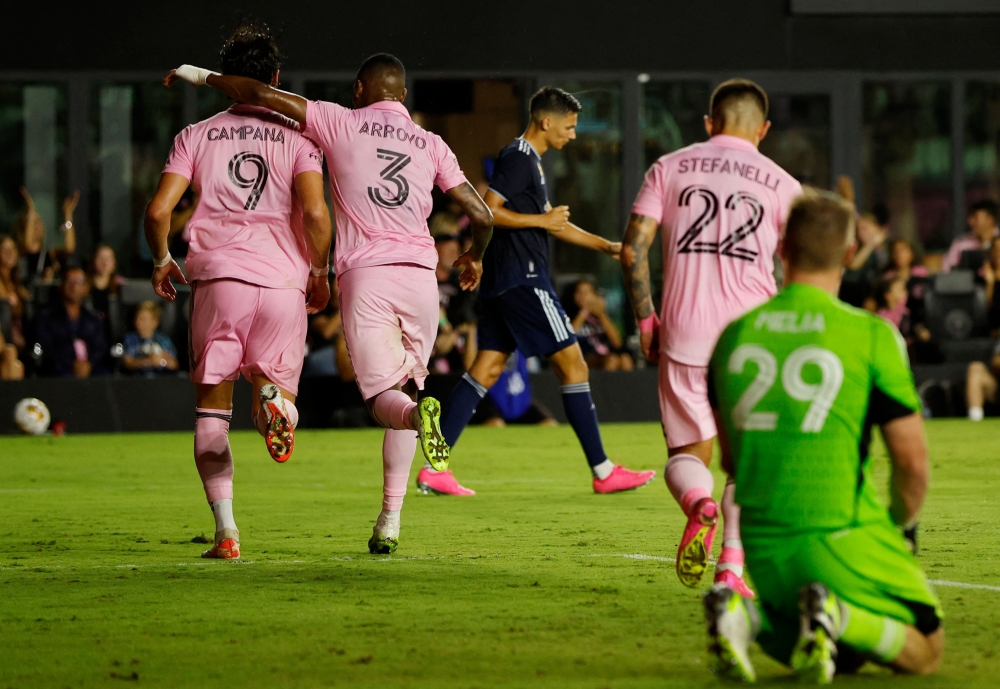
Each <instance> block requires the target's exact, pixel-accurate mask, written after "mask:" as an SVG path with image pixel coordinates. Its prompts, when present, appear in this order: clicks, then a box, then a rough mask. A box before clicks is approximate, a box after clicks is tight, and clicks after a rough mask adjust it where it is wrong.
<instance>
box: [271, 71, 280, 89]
mask: <svg viewBox="0 0 1000 689" xmlns="http://www.w3.org/2000/svg"><path fill="white" fill-rule="evenodd" d="M280 77H281V70H280V69H276V70H274V74H272V75H271V86H277V85H278V84H279V83H280V79H279V78H280Z"/></svg>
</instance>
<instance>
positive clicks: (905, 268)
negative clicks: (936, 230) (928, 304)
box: [882, 239, 930, 321]
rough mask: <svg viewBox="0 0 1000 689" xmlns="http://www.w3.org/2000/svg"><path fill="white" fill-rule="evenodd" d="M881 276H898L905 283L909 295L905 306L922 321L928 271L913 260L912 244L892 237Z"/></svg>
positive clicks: (913, 316) (915, 317)
mask: <svg viewBox="0 0 1000 689" xmlns="http://www.w3.org/2000/svg"><path fill="white" fill-rule="evenodd" d="M882 277H883V278H890V277H898V278H899V279H901V280H902V281H903V282H904V283H905V284H906V291H907V293H908V294H909V297H908V299H907V302H906V307H907V308H908V309H909V310H910V314H911V317H912V318H914V319H916V320H918V321H922V320H923V317H924V293H925V292H926V288H927V279H928V278H929V277H930V273H928V272H927V269H926V268H924V267H923V266H922V265H920V263H918V262H916V261H915V258H914V251H913V245H911V244H910V242H908V241H907V240H905V239H894V240H893V241H892V242H891V243H890V245H889V266H888V267H887V268H886V271H885V273H883V274H882Z"/></svg>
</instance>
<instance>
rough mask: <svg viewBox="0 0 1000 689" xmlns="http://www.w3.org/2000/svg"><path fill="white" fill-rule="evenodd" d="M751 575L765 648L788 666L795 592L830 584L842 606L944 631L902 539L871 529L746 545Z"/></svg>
mask: <svg viewBox="0 0 1000 689" xmlns="http://www.w3.org/2000/svg"><path fill="white" fill-rule="evenodd" d="M744 547H745V548H746V559H747V569H748V570H749V573H750V576H751V577H752V578H753V582H754V584H755V585H756V587H757V592H758V596H759V597H758V603H759V607H760V608H761V612H762V615H761V617H762V626H761V632H760V634H759V635H758V637H757V640H758V642H759V643H760V645H761V648H763V649H764V651H765V652H766V653H767V654H768V655H770V656H771V657H773V658H775V659H776V660H778V661H779V662H782V663H785V664H787V663H788V660H789V658H790V657H791V653H792V648H793V647H794V646H795V641H796V639H797V638H798V635H799V613H798V592H799V589H800V588H802V587H803V586H805V585H806V584H810V583H812V582H820V583H822V584H825V585H826V586H827V587H828V588H829V589H830V590H831V591H832V592H833V593H834V594H836V595H837V596H838V597H840V598H842V599H843V600H845V601H847V602H849V603H851V604H853V605H856V606H858V607H860V608H864V609H866V610H869V611H871V612H873V613H875V614H877V615H885V616H887V617H892V618H895V619H897V620H899V621H901V622H903V623H904V624H908V625H912V626H914V627H916V628H917V629H918V630H919V631H921V632H922V633H924V634H930V633H931V632H933V631H934V630H936V629H937V628H938V627H940V626H941V619H942V618H943V613H942V611H941V603H940V601H939V600H938V598H937V595H936V594H935V593H934V589H933V588H932V587H931V585H930V583H929V582H928V581H927V577H926V575H925V574H924V572H923V570H922V569H921V568H920V565H919V564H918V563H917V561H916V559H915V558H914V557H913V555H912V554H911V553H910V551H909V549H908V548H907V546H906V541H905V540H904V539H903V537H902V535H901V534H900V533H899V531H898V530H897V529H896V528H895V527H893V526H892V525H891V524H868V525H864V526H859V527H855V528H849V529H843V530H841V531H834V532H832V533H831V532H824V533H817V534H806V535H801V536H793V537H789V538H786V539H783V540H780V541H779V540H778V539H774V538H768V539H761V540H759V541H758V540H756V539H754V538H752V537H750V538H746V539H745V540H744Z"/></svg>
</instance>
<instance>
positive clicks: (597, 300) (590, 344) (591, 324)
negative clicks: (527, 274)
mask: <svg viewBox="0 0 1000 689" xmlns="http://www.w3.org/2000/svg"><path fill="white" fill-rule="evenodd" d="M561 301H562V303H563V308H565V309H566V315H567V316H569V318H570V320H571V321H572V323H573V330H574V331H575V332H576V337H577V339H578V340H579V341H580V348H581V349H582V350H583V358H584V359H586V361H587V365H588V366H590V367H591V368H593V369H603V370H605V371H631V370H633V369H634V368H635V362H634V361H632V356H631V355H630V354H629V353H628V352H626V351H624V350H623V348H622V344H623V343H622V336H621V333H619V332H618V328H617V326H615V324H614V321H612V320H611V318H610V317H609V316H608V309H607V304H606V302H605V301H604V297H602V296H601V295H599V294H598V293H597V290H596V289H595V288H594V283H593V282H591V281H590V280H577V281H576V282H573V283H571V284H570V285H568V286H567V287H566V289H565V290H564V291H563V295H562V299H561Z"/></svg>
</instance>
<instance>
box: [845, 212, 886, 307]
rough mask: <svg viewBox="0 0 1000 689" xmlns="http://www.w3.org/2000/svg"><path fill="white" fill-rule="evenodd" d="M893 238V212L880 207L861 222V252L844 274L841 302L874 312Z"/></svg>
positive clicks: (859, 240)
mask: <svg viewBox="0 0 1000 689" xmlns="http://www.w3.org/2000/svg"><path fill="white" fill-rule="evenodd" d="M888 236H889V210H888V209H887V208H886V207H885V206H884V205H881V204H880V205H877V206H876V207H875V209H874V210H873V212H871V213H865V214H863V215H862V216H860V217H859V218H858V223H857V237H858V240H857V241H858V251H857V253H856V254H854V259H853V260H852V261H851V265H850V266H848V268H847V270H845V271H844V280H843V282H842V283H841V286H840V299H841V300H842V301H845V302H847V303H848V304H850V305H851V306H857V307H864V308H868V309H869V310H870V309H871V300H872V296H873V294H872V292H873V290H874V288H875V282H876V281H877V280H878V277H879V275H881V274H882V271H883V270H884V268H885V266H886V264H887V263H888V261H889V257H888V255H887V252H886V250H885V240H886V237H888Z"/></svg>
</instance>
